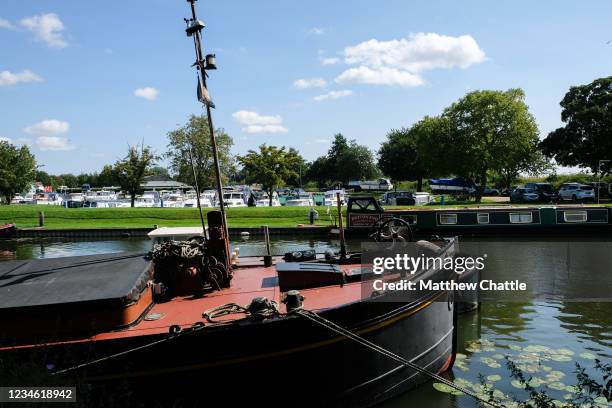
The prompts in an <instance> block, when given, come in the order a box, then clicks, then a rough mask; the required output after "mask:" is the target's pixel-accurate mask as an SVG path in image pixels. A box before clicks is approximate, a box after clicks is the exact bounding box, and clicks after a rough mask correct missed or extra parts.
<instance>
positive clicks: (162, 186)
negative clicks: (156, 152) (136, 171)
mask: <svg viewBox="0 0 612 408" xmlns="http://www.w3.org/2000/svg"><path fill="white" fill-rule="evenodd" d="M140 187H142V188H143V189H144V190H155V191H158V190H189V189H191V188H192V187H191V186H190V185H189V184H185V183H181V182H180V181H176V180H172V179H171V178H170V177H167V176H147V177H145V178H144V182H143V183H142V184H140Z"/></svg>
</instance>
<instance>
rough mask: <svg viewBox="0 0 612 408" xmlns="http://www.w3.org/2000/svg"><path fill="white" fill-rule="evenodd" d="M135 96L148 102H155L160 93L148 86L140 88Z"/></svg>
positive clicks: (135, 92)
mask: <svg viewBox="0 0 612 408" xmlns="http://www.w3.org/2000/svg"><path fill="white" fill-rule="evenodd" d="M134 95H135V96H137V97H139V98H144V99H146V100H147V101H155V100H156V99H157V95H159V91H158V90H157V89H155V88H152V87H150V86H146V87H144V88H138V89H136V90H135V91H134Z"/></svg>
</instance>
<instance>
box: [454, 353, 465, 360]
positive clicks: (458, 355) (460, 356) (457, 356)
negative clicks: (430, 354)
mask: <svg viewBox="0 0 612 408" xmlns="http://www.w3.org/2000/svg"><path fill="white" fill-rule="evenodd" d="M466 358H467V356H466V355H465V354H462V353H457V354H456V355H455V359H456V360H465V359H466Z"/></svg>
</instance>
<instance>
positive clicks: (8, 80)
mask: <svg viewBox="0 0 612 408" xmlns="http://www.w3.org/2000/svg"><path fill="white" fill-rule="evenodd" d="M40 81H42V78H41V77H40V76H38V75H36V74H35V73H33V72H32V71H30V70H29V69H26V70H23V71H21V72H16V73H12V72H11V71H0V86H9V85H15V84H18V83H19V82H40Z"/></svg>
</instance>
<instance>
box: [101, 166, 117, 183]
mask: <svg viewBox="0 0 612 408" xmlns="http://www.w3.org/2000/svg"><path fill="white" fill-rule="evenodd" d="M98 183H99V186H100V187H111V186H116V185H117V184H119V180H118V178H117V172H116V171H115V169H114V168H113V166H111V165H109V164H107V165H105V166H104V167H103V168H102V171H100V174H98Z"/></svg>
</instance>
